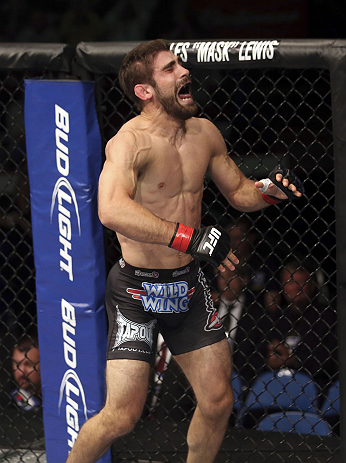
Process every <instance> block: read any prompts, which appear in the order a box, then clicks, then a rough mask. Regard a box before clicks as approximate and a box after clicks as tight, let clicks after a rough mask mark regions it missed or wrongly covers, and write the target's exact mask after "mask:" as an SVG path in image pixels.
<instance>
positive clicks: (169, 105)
mask: <svg viewBox="0 0 346 463" xmlns="http://www.w3.org/2000/svg"><path fill="white" fill-rule="evenodd" d="M155 90H156V95H157V100H158V101H159V103H161V105H162V107H163V109H164V110H165V111H166V113H167V114H168V115H169V116H172V117H174V118H175V119H179V120H183V121H186V120H187V119H190V117H193V116H196V114H197V112H198V106H197V104H196V103H195V102H194V101H193V100H192V102H191V103H189V104H187V105H184V106H183V105H180V104H179V103H178V101H177V99H176V97H175V96H174V95H171V96H164V95H162V94H161V93H160V91H159V89H158V88H157V87H156V88H155Z"/></svg>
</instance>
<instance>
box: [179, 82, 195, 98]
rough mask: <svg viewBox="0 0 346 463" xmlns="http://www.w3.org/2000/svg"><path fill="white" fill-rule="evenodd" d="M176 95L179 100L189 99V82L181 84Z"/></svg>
mask: <svg viewBox="0 0 346 463" xmlns="http://www.w3.org/2000/svg"><path fill="white" fill-rule="evenodd" d="M178 97H179V99H180V100H190V99H191V98H192V96H191V82H188V83H187V84H185V85H183V86H182V87H181V89H180V90H179V92H178Z"/></svg>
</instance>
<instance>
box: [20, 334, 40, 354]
mask: <svg viewBox="0 0 346 463" xmlns="http://www.w3.org/2000/svg"><path fill="white" fill-rule="evenodd" d="M16 347H17V348H18V349H19V350H20V351H22V352H27V351H28V350H30V349H32V348H36V349H38V339H37V336H36V335H24V336H22V337H21V338H20V339H19V341H18V342H17V343H16V344H15V346H14V348H16Z"/></svg>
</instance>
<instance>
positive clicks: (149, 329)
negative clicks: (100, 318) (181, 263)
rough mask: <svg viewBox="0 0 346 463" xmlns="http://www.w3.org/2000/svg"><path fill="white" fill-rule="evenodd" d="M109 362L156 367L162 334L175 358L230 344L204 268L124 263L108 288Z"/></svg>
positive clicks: (113, 271) (114, 270)
mask: <svg viewBox="0 0 346 463" xmlns="http://www.w3.org/2000/svg"><path fill="white" fill-rule="evenodd" d="M106 308H107V314H108V320H109V332H108V343H107V344H108V345H107V359H108V360H111V359H135V360H144V361H146V362H149V363H151V362H152V361H153V359H154V357H155V354H156V352H155V351H156V337H157V332H158V330H159V331H160V332H161V334H162V336H163V337H164V339H165V342H166V344H167V347H168V348H169V350H170V351H171V353H172V354H173V355H179V354H183V353H186V352H190V351H193V350H196V349H199V348H201V347H204V346H208V345H210V344H214V343H216V342H218V341H221V340H222V339H224V338H225V333H224V329H223V326H222V321H221V319H220V317H219V315H218V313H217V310H216V309H215V308H214V305H213V300H212V297H211V293H210V290H209V287H208V284H207V281H206V279H205V276H204V274H203V272H202V270H201V269H200V267H199V265H198V263H196V262H195V261H192V262H191V263H190V264H188V265H186V266H185V267H180V268H177V269H169V270H167V269H158V270H153V269H149V270H148V269H143V268H136V267H132V266H131V265H129V264H127V263H126V262H125V261H124V260H123V259H120V260H119V262H117V263H116V264H115V265H114V266H113V268H112V269H111V271H110V273H109V276H108V279H107V287H106Z"/></svg>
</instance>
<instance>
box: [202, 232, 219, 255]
mask: <svg viewBox="0 0 346 463" xmlns="http://www.w3.org/2000/svg"><path fill="white" fill-rule="evenodd" d="M220 236H221V232H220V231H219V230H217V229H216V228H212V229H211V230H210V233H209V235H208V238H209V239H210V242H208V241H206V242H205V243H204V246H203V249H204V250H205V249H206V248H208V249H209V256H211V255H212V254H213V251H214V249H215V246H216V245H217V242H218V241H219V238H220Z"/></svg>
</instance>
